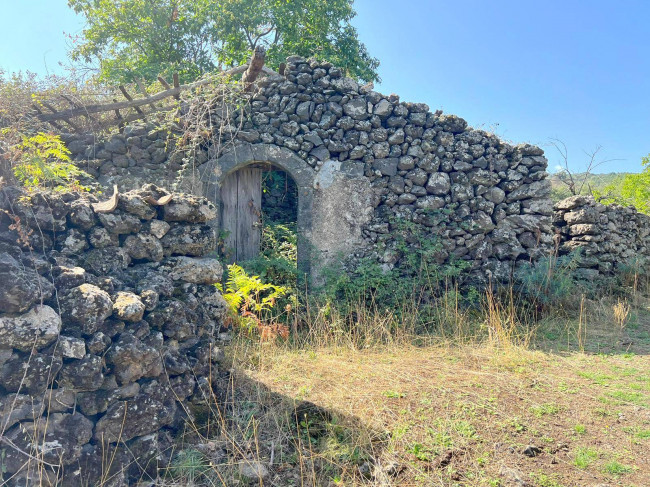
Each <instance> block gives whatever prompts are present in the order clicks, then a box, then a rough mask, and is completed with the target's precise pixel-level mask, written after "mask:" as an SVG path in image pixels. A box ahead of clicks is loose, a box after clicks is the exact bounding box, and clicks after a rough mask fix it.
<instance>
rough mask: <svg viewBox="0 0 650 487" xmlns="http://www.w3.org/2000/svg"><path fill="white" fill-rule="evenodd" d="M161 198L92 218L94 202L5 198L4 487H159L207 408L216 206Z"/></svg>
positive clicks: (219, 310) (137, 194) (1, 285)
mask: <svg viewBox="0 0 650 487" xmlns="http://www.w3.org/2000/svg"><path fill="white" fill-rule="evenodd" d="M165 194H166V191H165V190H163V189H160V188H158V187H156V186H152V185H148V186H145V187H143V188H141V189H139V190H133V191H130V192H128V193H126V194H123V195H122V196H121V198H120V200H119V204H118V207H117V209H116V210H115V211H113V212H110V213H96V212H95V211H94V210H93V206H92V203H93V201H94V198H93V197H90V196H87V197H85V196H80V195H78V194H70V193H38V192H37V193H29V194H25V193H23V191H21V190H19V189H17V188H13V187H5V188H3V189H0V209H2V210H3V211H1V212H0V432H1V435H2V438H3V441H2V443H0V465H2V469H1V470H0V476H4V478H3V480H8V479H11V480H10V481H9V484H10V485H25V484H27V485H36V484H41V485H45V484H47V485H50V483H51V485H54V484H55V482H58V483H57V485H70V486H77V485H95V484H97V483H98V481H99V480H100V477H101V476H102V475H104V478H108V477H110V476H113V475H114V477H112V478H113V480H114V481H115V482H114V483H113V484H111V485H118V484H120V485H122V484H126V485H131V484H132V482H133V481H134V480H135V479H138V478H140V477H141V475H142V474H143V472H142V469H143V468H144V469H145V470H146V472H147V473H148V474H149V475H151V476H153V477H154V478H155V475H156V469H157V467H159V466H161V465H165V462H166V461H167V458H168V456H169V455H171V452H170V450H169V448H170V447H171V444H172V440H173V438H174V436H175V434H176V433H177V430H178V428H180V427H181V426H183V424H184V423H185V419H186V415H187V414H188V413H189V412H190V411H192V410H193V409H195V408H197V407H201V406H202V405H203V406H204V405H205V404H206V403H208V402H209V401H211V400H212V391H213V387H214V386H215V384H216V378H217V375H218V371H219V360H220V357H221V350H220V348H219V346H220V341H219V338H220V337H223V335H222V332H223V331H224V329H223V328H222V324H223V318H224V313H225V302H224V300H223V298H222V296H221V295H220V293H219V292H218V291H217V289H216V288H215V287H214V286H213V285H212V284H213V283H215V282H218V281H220V279H221V274H222V268H221V265H220V264H219V263H218V261H216V260H215V259H213V258H204V257H203V256H205V255H206V254H208V253H210V252H211V251H213V250H214V248H215V245H216V237H215V233H214V230H213V229H212V228H211V227H209V226H207V225H205V222H206V221H207V220H209V219H211V218H213V217H214V212H215V207H214V205H213V204H211V203H209V202H208V201H206V200H204V199H202V198H197V197H195V196H191V195H182V194H174V195H173V199H172V201H171V202H170V203H169V204H167V205H165V206H162V207H161V206H154V205H152V204H151V203H150V202H151V201H153V200H154V199H159V198H160V197H162V196H164V195H165ZM95 201H96V200H95ZM190 414H191V413H190ZM35 458H36V459H35ZM107 458H114V459H113V462H112V463H111V464H110V465H111V466H110V471H109V469H108V467H107V465H108V464H107V462H106V459H107ZM135 459H137V462H135V461H134V460H135ZM43 462H45V463H43ZM132 477H133V478H132ZM145 477H146V474H145ZM39 479H40V480H39ZM0 483H2V482H0ZM3 485H4V484H3Z"/></svg>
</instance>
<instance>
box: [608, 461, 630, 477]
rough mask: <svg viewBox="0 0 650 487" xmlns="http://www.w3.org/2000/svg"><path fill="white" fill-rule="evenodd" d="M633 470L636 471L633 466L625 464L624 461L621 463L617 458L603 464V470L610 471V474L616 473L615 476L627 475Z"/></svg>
mask: <svg viewBox="0 0 650 487" xmlns="http://www.w3.org/2000/svg"><path fill="white" fill-rule="evenodd" d="M632 471H634V469H633V468H632V467H630V466H628V465H623V464H622V463H619V462H617V461H616V460H613V461H611V462H609V463H606V464H605V465H603V472H605V473H608V474H610V475H615V476H619V475H625V474H628V473H630V472H632Z"/></svg>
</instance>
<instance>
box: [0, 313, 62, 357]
mask: <svg viewBox="0 0 650 487" xmlns="http://www.w3.org/2000/svg"><path fill="white" fill-rule="evenodd" d="M60 331H61V318H60V317H59V315H58V313H57V312H56V311H54V310H53V309H52V308H50V307H49V306H45V305H43V306H35V307H34V308H32V309H31V310H30V311H29V312H28V313H25V314H23V315H18V316H12V315H6V316H0V343H2V345H3V346H5V347H11V348H15V349H17V350H21V351H23V352H28V351H30V350H32V348H34V349H35V350H40V349H42V348H44V347H46V346H47V345H49V344H50V343H52V342H53V341H54V340H56V338H57V337H58V336H59V332H60Z"/></svg>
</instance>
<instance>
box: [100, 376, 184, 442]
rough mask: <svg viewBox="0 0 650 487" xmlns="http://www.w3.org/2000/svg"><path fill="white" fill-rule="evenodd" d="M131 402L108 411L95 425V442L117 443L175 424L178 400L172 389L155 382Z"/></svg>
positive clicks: (117, 405)
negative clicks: (171, 391) (174, 396)
mask: <svg viewBox="0 0 650 487" xmlns="http://www.w3.org/2000/svg"><path fill="white" fill-rule="evenodd" d="M143 389H144V390H143V391H142V392H141V393H140V394H138V395H137V396H136V397H134V398H133V399H131V400H129V401H127V402H117V403H115V404H113V405H112V406H110V407H109V408H108V411H106V414H105V415H104V416H102V417H101V418H100V419H99V421H97V424H96V426H95V435H94V437H95V441H97V442H99V443H104V444H106V443H116V442H118V441H129V440H131V439H132V438H135V437H137V436H143V435H147V434H149V433H153V432H154V431H158V430H159V429H160V428H162V427H163V426H166V425H169V424H171V423H172V422H173V420H174V416H175V414H176V401H175V399H174V398H173V395H172V394H171V393H170V391H169V390H168V389H165V388H163V387H162V386H161V385H160V384H159V383H158V382H156V381H152V382H150V383H149V384H147V386H146V387H144V388H143Z"/></svg>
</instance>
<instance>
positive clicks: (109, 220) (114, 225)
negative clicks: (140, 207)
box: [99, 211, 142, 235]
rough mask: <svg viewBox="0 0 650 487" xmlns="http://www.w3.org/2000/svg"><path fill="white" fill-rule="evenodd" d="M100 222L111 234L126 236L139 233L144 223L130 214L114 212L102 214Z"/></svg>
mask: <svg viewBox="0 0 650 487" xmlns="http://www.w3.org/2000/svg"><path fill="white" fill-rule="evenodd" d="M99 221H100V222H101V223H102V225H103V226H104V228H106V230H108V232H109V233H113V234H116V235H125V234H129V233H137V232H139V231H140V229H141V228H142V222H141V221H140V219H139V218H137V217H135V216H133V215H131V214H130V213H123V212H120V211H114V212H113V213H100V214H99Z"/></svg>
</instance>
